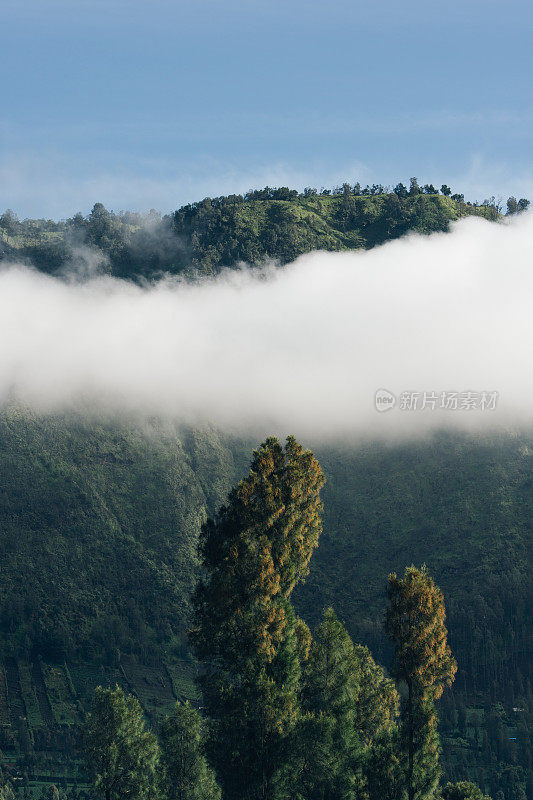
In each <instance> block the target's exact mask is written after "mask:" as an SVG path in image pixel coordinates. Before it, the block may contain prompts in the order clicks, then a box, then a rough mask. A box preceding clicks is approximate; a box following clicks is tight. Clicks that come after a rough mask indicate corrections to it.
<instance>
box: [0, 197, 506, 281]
mask: <svg viewBox="0 0 533 800" xmlns="http://www.w3.org/2000/svg"><path fill="white" fill-rule="evenodd" d="M396 188H397V192H398V193H396V191H394V192H388V193H385V192H384V190H383V187H373V188H372V189H368V190H363V192H366V193H364V194H362V193H361V190H359V189H354V188H353V187H349V186H348V184H344V187H343V188H342V189H339V190H337V192H336V193H334V194H332V193H331V192H328V193H327V194H326V193H324V194H317V193H316V192H314V190H306V192H304V193H303V194H299V193H298V192H296V191H295V190H290V189H269V188H268V187H267V188H266V189H263V190H259V191H255V192H250V193H249V194H248V195H245V197H242V196H241V195H230V196H228V197H217V198H206V199H204V200H202V201H201V202H198V203H193V204H190V205H186V206H183V207H182V208H180V209H178V210H177V211H176V212H174V214H171V215H169V216H165V217H163V218H161V217H160V216H159V215H158V214H156V213H155V212H152V213H150V214H147V215H140V214H133V213H130V212H121V213H119V214H114V213H112V212H109V211H108V210H106V209H105V208H104V206H103V205H102V204H101V203H96V205H95V206H94V208H93V210H92V212H91V213H90V214H89V215H88V216H87V217H83V216H82V215H81V214H76V215H75V216H74V217H72V218H71V219H69V220H67V221H64V222H53V221H51V220H25V221H23V222H20V221H18V220H17V219H16V217H14V216H13V215H12V214H10V213H5V214H3V215H2V216H1V217H0V257H1V258H2V259H3V260H16V261H23V262H27V263H31V264H33V265H35V266H36V267H38V268H39V269H41V270H43V271H45V272H50V273H57V272H61V271H62V270H72V269H74V270H77V271H81V273H82V274H83V273H85V272H87V271H89V272H90V271H91V270H92V269H95V268H99V269H102V270H104V271H106V272H108V273H109V274H112V275H114V276H117V277H121V278H130V279H140V278H143V279H152V278H157V277H159V276H160V275H161V274H162V273H170V274H184V275H195V274H200V275H212V274H215V273H217V272H219V271H220V270H221V269H223V268H224V267H234V266H236V265H237V264H239V262H246V263H247V264H252V265H255V264H259V263H262V262H263V261H265V260H266V259H274V260H276V261H278V262H280V263H281V264H285V263H288V262H289V261H292V260H294V259H295V258H296V257H297V256H299V255H301V254H302V253H307V252H310V251H312V250H330V251H340V250H350V249H354V248H369V247H373V246H375V245H377V244H381V243H382V242H385V241H387V240H389V239H395V238H397V237H399V236H402V235H403V234H405V233H406V232H407V231H417V232H419V233H425V234H427V233H432V232H434V231H445V230H447V228H448V226H449V223H450V222H451V221H454V220H457V219H460V218H461V217H465V216H468V215H475V216H481V217H484V218H485V219H489V220H496V219H498V217H499V216H500V215H499V212H498V209H497V208H496V206H495V205H493V204H486V205H475V204H471V203H465V202H464V200H463V199H462V196H461V195H454V196H453V197H449V196H447V195H443V194H437V193H435V192H436V190H435V189H434V188H433V187H429V190H430V191H432V192H433V193H427V192H422V191H421V190H418V188H417V189H416V191H415V192H413V193H412V194H408V193H407V191H406V190H405V187H404V189H403V191H402V190H400V189H399V188H398V187H396ZM443 188H444V187H443ZM454 198H455V199H454ZM487 203H488V201H487ZM88 247H89V248H90V250H88V249H87V248H88Z"/></svg>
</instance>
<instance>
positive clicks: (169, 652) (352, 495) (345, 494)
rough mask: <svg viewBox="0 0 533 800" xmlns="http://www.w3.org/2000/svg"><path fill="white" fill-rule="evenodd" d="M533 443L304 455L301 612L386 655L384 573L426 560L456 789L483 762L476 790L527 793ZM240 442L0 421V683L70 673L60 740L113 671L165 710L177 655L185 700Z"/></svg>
mask: <svg viewBox="0 0 533 800" xmlns="http://www.w3.org/2000/svg"><path fill="white" fill-rule="evenodd" d="M532 448H533V440H532V439H531V437H530V436H526V435H520V436H518V435H509V436H500V437H495V438H476V437H468V436H458V435H453V436H452V435H440V436H435V437H434V438H432V439H431V440H428V441H424V442H418V443H416V444H407V443H405V444H397V445H394V446H393V445H389V446H385V445H379V446H377V445H354V446H350V447H348V446H345V447H342V448H339V447H337V448H335V449H332V448H327V447H323V446H322V447H320V446H319V447H317V448H315V452H316V454H317V456H318V458H319V459H320V463H321V464H322V466H323V469H324V472H325V475H326V480H327V483H326V487H325V489H324V493H323V497H324V506H325V510H324V534H323V536H322V540H321V544H320V547H319V549H318V551H317V553H316V555H315V556H314V558H313V561H312V564H311V574H310V576H309V578H308V580H307V582H306V583H305V584H304V585H303V586H302V587H301V588H299V589H298V591H297V592H296V596H295V604H296V607H297V610H298V611H299V613H301V614H302V616H303V617H304V619H306V620H307V621H308V622H309V623H310V624H313V623H314V622H316V621H317V620H318V619H319V617H320V614H321V611H322V609H323V608H324V607H325V606H327V605H329V604H331V603H333V604H334V605H335V608H336V609H337V611H338V613H339V616H340V618H341V619H343V620H344V621H345V623H346V625H347V628H348V630H349V632H350V634H352V635H353V636H354V639H355V641H359V642H361V643H364V644H367V645H369V647H370V648H371V651H372V652H373V655H374V656H375V658H376V659H377V660H378V661H379V662H380V663H384V664H387V663H388V661H389V657H390V653H389V650H388V647H387V645H386V642H385V639H384V636H383V633H382V622H383V614H384V607H385V595H384V590H385V581H384V576H386V575H387V573H388V572H389V571H391V570H399V569H403V566H404V565H405V564H410V563H412V562H413V563H417V564H421V563H423V562H425V563H427V564H428V567H429V568H430V569H431V571H432V573H433V574H434V575H435V578H436V579H437V580H438V582H439V584H440V585H441V586H442V589H443V591H444V593H445V598H446V603H447V607H448V617H449V631H450V643H451V646H452V650H453V652H454V655H455V656H456V658H457V660H458V663H459V673H458V676H457V679H456V682H455V687H454V690H453V691H452V693H451V694H450V695H449V697H448V699H445V700H444V701H443V702H444V706H443V720H444V724H445V736H444V746H445V755H446V761H447V764H448V765H449V769H450V770H451V774H452V776H453V777H454V778H461V777H462V776H464V775H466V774H469V775H470V777H472V778H474V779H475V780H477V781H480V774H479V770H480V769H482V770H485V772H486V776H485V778H483V780H481V783H482V784H483V785H485V784H487V785H489V783H487V782H489V781H492V783H490V785H497V782H498V781H500V782H502V781H503V783H505V781H507V783H508V784H509V786H511V787H512V786H518V785H519V784H520V783H522V785H524V784H525V780H526V775H527V769H528V766H529V768H530V765H529V762H528V761H527V758H529V756H527V753H530V752H531V748H530V743H529V738H528V737H529V735H530V734H529V733H527V720H530V719H531V712H532V710H533V706H532V703H533V692H532V688H531V687H532V684H531V681H532V675H531V625H530V619H531V613H532V611H533V609H532V607H531V591H530V581H529V576H528V565H529V564H530V550H529V548H530V545H531V521H532V519H533V509H532V494H533V493H532V490H531V475H532V458H533V455H532V453H533V450H532ZM250 449H251V443H250V442H246V441H236V440H232V439H230V438H228V437H226V436H223V435H222V434H220V433H217V432H216V431H213V430H208V429H205V430H196V431H191V430H186V431H185V430H183V431H179V430H177V429H175V428H173V427H169V426H168V425H166V424H165V425H163V424H162V423H157V422H156V421H152V422H151V423H150V425H147V424H143V425H142V426H140V425H138V424H136V423H135V422H134V421H133V420H132V421H130V422H129V423H128V424H125V423H124V422H121V423H118V422H113V421H111V420H107V421H102V420H98V419H95V418H87V417H84V416H83V415H79V416H71V417H60V416H57V417H46V418H38V417H35V416H34V415H33V414H30V413H29V412H26V411H23V410H20V409H11V410H9V411H7V412H4V414H3V415H2V418H1V424H0V463H1V473H2V476H3V479H2V494H1V503H0V528H1V536H0V547H1V561H2V575H3V578H2V584H1V589H0V591H1V594H0V603H1V606H0V620H1V635H2V641H3V653H4V665H5V669H6V676H9V665H10V664H11V670H12V669H13V664H16V665H18V667H17V669H18V674H19V680H20V681H21V687H22V688H20V689H19V690H18V691H19V693H21V695H22V698H23V699H24V697H25V695H24V692H25V691H26V692H28V693H29V697H27V698H26V699H25V703H26V706H25V707H26V708H28V707H29V706H31V703H32V702H34V701H32V700H31V698H32V697H33V698H36V697H37V689H38V683H39V680H38V675H39V670H41V671H42V672H43V674H44V677H45V678H46V681H48V684H49V685H53V684H50V682H51V681H52V679H53V677H54V674H55V673H54V672H53V670H54V669H59V670H61V669H65V668H66V669H67V672H68V673H69V674H70V675H71V676H79V677H74V682H75V684H76V687H75V689H74V695H73V696H71V697H70V698H66V699H65V698H63V699H61V688H59V689H57V687H56V690H55V691H56V692H59V698H58V697H57V696H56V697H55V699H53V701H52V702H53V706H52V707H54V704H55V705H56V706H57V703H58V702H59V700H60V699H61V702H60V706H61V703H63V705H64V708H65V709H68V708H71V709H74V711H71V712H69V713H70V716H69V713H67V711H65V712H64V713H65V717H64V719H63V722H62V723H61V724H60V722H59V721H60V720H61V719H62V717H61V712H56V716H55V717H54V719H56V721H57V722H56V723H55V724H60V729H63V730H65V731H66V730H67V729H68V725H69V724H75V722H76V719H79V711H78V712H76V713H75V709H76V708H82V707H83V704H84V703H85V702H86V694H85V692H86V690H87V687H88V686H89V685H90V684H91V681H92V685H96V683H97V682H98V680H99V677H98V676H99V675H100V680H101V679H102V676H104V675H107V674H109V677H108V680H113V678H112V675H113V674H115V672H116V671H117V670H119V672H117V673H116V674H117V675H118V676H119V677H120V680H121V681H123V682H125V686H126V687H129V688H131V687H132V686H133V687H136V692H137V695H138V696H139V697H141V699H142V697H144V698H145V700H144V703H145V709H146V710H147V712H148V713H150V714H154V713H155V714H157V713H159V711H158V709H159V710H161V709H163V708H167V707H168V704H169V703H170V702H171V700H172V697H173V696H176V693H177V694H178V696H181V695H180V692H179V691H178V692H176V689H175V688H174V689H172V687H171V685H170V684H169V687H170V688H168V689H165V690H163V688H162V686H163V684H165V685H166V683H167V682H168V680H169V678H168V664H169V662H171V661H172V660H173V659H176V658H177V659H178V660H179V661H180V663H182V664H183V665H184V666H183V669H182V670H181V672H179V671H178V673H176V675H175V678H174V680H175V681H177V682H178V683H179V682H180V681H182V682H183V685H184V686H185V687H186V688H184V689H182V693H183V692H184V694H183V696H189V697H191V696H193V695H194V692H193V690H192V689H191V688H190V680H191V679H190V677H188V676H189V675H190V669H191V668H192V667H189V666H187V664H189V665H191V660H190V655H189V653H188V649H187V645H186V637H185V635H184V632H185V629H186V627H187V618H188V608H189V595H190V592H191V589H192V586H193V584H194V581H195V579H196V575H197V558H196V542H197V536H198V532H199V528H200V524H201V522H202V521H203V519H204V518H205V516H206V514H207V513H210V512H212V511H213V510H214V509H215V508H216V507H217V506H218V505H219V503H220V502H221V500H222V499H223V497H224V496H225V494H226V492H227V490H228V488H229V486H230V485H231V484H232V483H234V482H235V481H236V480H237V479H238V478H240V477H241V475H242V474H244V471H245V469H246V464H247V460H248V455H249V452H250ZM132 658H133V661H132ZM54 664H56V665H58V666H57V667H54V666H53V665H54ZM91 664H93V665H94V666H93V667H91V666H90V665H91ZM141 664H145V665H146V667H143V668H142V669H141V668H140V666H135V665H141ZM32 665H33V666H32ZM36 665H37V666H36ZM39 665H40V666H39ZM62 665H68V668H67V667H64V666H62ZM94 667H96V668H97V671H96V672H94ZM35 670H37V673H36V674H37V678H35V674H34V677H33V679H32V678H31V675H32V674H33V673H35ZM98 670H100V672H98ZM102 670H103V671H102ZM161 670H163V673H161ZM188 670H189V672H188ZM114 671H115V672H114ZM150 671H151V672H152V673H153V677H152V678H146V675H150V674H151V673H150ZM158 671H159V672H158ZM26 674H28V676H29V677H28V681H29V684H28V688H27V689H24V684H23V683H22V678H23V676H24V675H26ZM158 674H159V675H160V677H159V678H158V677H157V675H158ZM137 675H138V677H136V676H137ZM143 675H144V677H143ZM91 676H92V677H91ZM125 676H128V679H127V681H126V677H125ZM161 676H162V677H161ZM165 676H166V677H165ZM145 678H146V680H149V681H150V683H149V684H148V685H146V686H145ZM6 679H7V678H6ZM11 680H12V681H15V685H17V679H16V677H15V678H13V675H11ZM32 680H33V683H32ZM58 680H59V678H58ZM62 680H63V682H65V680H66V678H62ZM46 681H45V683H46ZM77 681H78V682H77ZM161 681H163V684H161V686H160V688H159V689H158V688H157V686H159V685H160V682H161ZM187 681H188V682H189V683H188V684H187ZM32 686H33V688H32ZM150 686H152V688H150ZM187 686H188V687H189V688H187ZM174 687H175V684H174ZM65 691H67V690H65ZM165 692H166V693H165ZM0 694H1V693H0ZM12 696H14V695H12ZM158 698H159V699H158ZM6 702H7V701H6ZM35 703H37V700H35ZM72 703H74V706H72ZM80 703H81V706H79V704H80ZM69 704H70V705H69ZM76 704H78V705H76ZM23 707H24V706H23ZM36 707H37V708H38V703H37V706H36ZM513 709H514V710H513ZM516 709H518V711H517V710H516ZM6 713H7V718H6V719H9V713H11V719H13V714H14V713H15V719H16V712H13V710H11V712H9V710H8V711H6ZM43 713H46V712H43ZM43 713H41V715H40V716H39V717H38V718H37V721H35V723H34V724H35V729H36V730H35V732H34V733H33V736H34V739H35V741H37V742H38V741H40V739H39V737H42V733H40V731H41V730H42V728H43V726H44V727H45V728H46V722H45V720H43ZM58 714H59V716H58ZM76 714H78V716H76ZM39 720H40V721H39ZM9 724H10V725H11V728H9V730H11V731H13V730H14V731H15V732H14V733H10V734H8V732H7V729H5V730H4V740H3V742H4V744H3V748H4V749H5V748H6V747H7V746H8V745H9V742H10V741H11V742H14V741H16V740H17V736H18V737H20V732H19V733H17V729H16V726H15V728H14V729H13V725H14V722H13V721H12V722H11V723H9ZM65 725H66V726H67V727H66V728H65ZM30 727H31V725H30ZM52 728H53V726H52ZM11 736H15V739H12V738H11ZM510 736H517V739H516V741H515V740H511V739H509V737H510ZM35 737H37V738H35ZM524 737H525V738H524ZM64 741H65V740H64V739H61V738H60V739H59V740H58V747H60V749H61V747H62V746H64V744H63V745H61V742H64ZM502 769H503V770H504V774H505V776H506V777H505V779H504V778H500V777H497V776H498V775H499V773H500V772H501V770H502ZM490 776H492V778H491V777H490ZM498 785H499V784H498ZM509 791H510V790H509ZM506 796H507V797H513V796H514V795H512V794H507V795H506Z"/></svg>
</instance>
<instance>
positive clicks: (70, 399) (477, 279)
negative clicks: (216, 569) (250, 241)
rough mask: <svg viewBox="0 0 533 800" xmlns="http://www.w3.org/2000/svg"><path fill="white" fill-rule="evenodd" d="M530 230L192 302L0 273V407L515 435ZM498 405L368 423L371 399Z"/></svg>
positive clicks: (243, 274) (330, 266)
mask: <svg viewBox="0 0 533 800" xmlns="http://www.w3.org/2000/svg"><path fill="white" fill-rule="evenodd" d="M532 247H533V215H531V214H524V215H522V216H521V217H519V218H517V219H515V220H513V221H512V222H511V223H509V224H502V225H497V224H494V223H488V222H485V221H483V220H480V219H473V218H470V219H467V220H464V221H462V222H460V223H458V224H456V225H455V226H454V227H453V230H452V232H451V233H450V234H435V235H432V236H430V237H422V236H408V237H406V238H404V239H402V240H399V241H395V242H391V243H388V244H386V245H384V246H382V247H379V248H375V249H374V250H371V251H368V252H350V253H336V254H333V253H324V252H318V253H312V254H309V255H306V256H302V257H301V258H299V259H298V260H297V261H296V262H295V263H293V264H291V265H289V266H287V267H285V268H282V269H275V268H273V267H270V268H267V269H265V270H263V271H260V272H258V271H257V270H255V271H254V270H248V269H243V270H242V271H239V272H229V273H227V274H224V275H222V276H221V277H219V278H218V279H216V280H212V281H208V282H204V283H202V284H198V285H191V284H184V283H179V282H178V283H177V282H175V281H171V280H167V281H163V282H161V283H159V284H157V285H156V286H153V287H151V288H141V287H138V286H135V285H133V284H128V283H125V282H121V281H117V280H112V279H107V278H97V279H96V278H93V279H91V280H89V281H86V282H85V283H73V282H71V283H67V282H61V281H60V280H58V279H55V278H52V277H49V276H45V275H42V274H39V273H37V272H34V271H31V270H28V269H26V268H23V267H20V266H16V265H12V266H10V267H8V268H5V269H4V270H3V271H2V272H1V273H0V397H1V398H3V401H4V402H8V401H9V399H10V398H13V397H16V398H17V399H18V400H19V401H22V402H24V403H26V404H29V405H31V406H32V407H35V408H36V409H40V410H55V409H65V408H69V407H70V406H71V405H73V404H76V403H79V402H80V401H83V402H85V403H91V404H94V405H95V406H96V407H102V408H105V409H109V408H111V409H117V410H123V411H141V412H149V413H159V414H167V415H171V416H173V417H177V418H179V419H183V420H187V421H189V422H191V421H200V420H210V421H212V422H214V423H216V424H218V425H222V426H226V427H230V428H239V429H241V430H242V429H245V428H247V429H249V430H261V431H264V430H268V429H269V428H271V429H272V430H277V431H279V432H285V431H292V432H295V433H297V434H305V435H312V436H314V437H317V436H337V435H349V434H354V435H366V434H372V435H380V434H383V435H386V436H391V435H395V434H397V433H402V432H409V433H415V432H420V431H425V430H427V429H430V428H434V427H436V426H439V427H440V426H442V425H443V424H450V425H453V426H458V427H462V426H466V427H480V428H483V427H490V426H492V425H496V424H504V425H509V424H513V425H514V424H526V423H530V422H531V419H532V412H531V405H532V397H533V371H532V370H531V362H532V342H533V317H532V315H531V293H532V291H533V271H532V269H531V250H532ZM379 388H386V389H388V390H390V391H391V392H393V393H395V394H396V395H397V396H398V395H399V394H400V392H402V391H403V390H411V391H416V392H420V393H422V392H424V391H435V392H439V391H453V390H455V391H463V390H470V391H473V392H481V391H483V390H487V391H497V392H498V393H499V401H498V406H497V409H496V410H495V411H488V410H486V411H481V410H477V411H460V410H457V411H448V412H441V413H439V412H438V411H437V410H435V411H430V410H427V409H426V410H425V411H413V412H409V411H402V410H399V408H398V407H396V408H395V409H393V410H392V411H390V412H387V413H385V414H379V413H377V412H376V411H375V409H374V393H375V391H376V390H377V389H379Z"/></svg>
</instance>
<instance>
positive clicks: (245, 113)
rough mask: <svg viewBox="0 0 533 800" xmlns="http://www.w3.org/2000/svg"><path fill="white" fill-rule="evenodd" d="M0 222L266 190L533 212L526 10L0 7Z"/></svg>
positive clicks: (530, 23)
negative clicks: (342, 192) (417, 195)
mask: <svg viewBox="0 0 533 800" xmlns="http://www.w3.org/2000/svg"><path fill="white" fill-rule="evenodd" d="M0 9H1V11H2V28H3V34H4V35H3V43H2V48H1V51H0V67H1V74H2V76H3V81H2V91H1V97H2V99H1V105H0V109H1V111H0V209H4V208H6V207H11V208H13V209H14V210H15V211H16V212H17V213H18V214H19V215H20V216H22V217H24V216H38V217H40V216H46V217H49V216H51V217H56V218H57V217H65V216H70V215H71V214H73V213H74V212H75V211H77V210H82V211H87V210H89V209H90V208H91V206H92V205H93V204H94V202H96V201H101V202H103V203H104V204H105V205H106V206H108V207H109V208H113V209H114V210H119V209H125V208H131V209H139V210H144V209H150V208H151V207H154V208H156V209H158V210H160V211H163V212H166V211H168V210H171V209H173V208H176V207H177V206H179V205H181V204H182V203H185V202H189V201H193V200H197V199H201V198H202V197H204V196H206V195H211V196H215V195H219V194H225V193H229V192H232V191H238V192H243V191H246V190H247V189H250V188H254V187H258V186H263V185H265V184H270V185H285V184H288V185H291V186H296V187H302V188H303V186H306V185H311V186H317V187H319V188H320V186H332V185H335V184H336V183H339V182H342V181H343V180H349V181H351V182H355V180H359V181H360V182H362V183H366V182H369V183H372V182H381V183H384V184H392V185H394V184H395V183H396V182H397V181H398V180H404V182H406V181H407V180H408V179H409V177H410V176H412V175H416V176H418V177H419V179H420V180H421V181H422V182H426V181H427V182H433V183H435V184H438V185H440V184H441V183H442V182H446V183H449V184H450V185H451V186H452V187H453V188H454V190H456V191H463V192H465V194H466V195H467V196H468V197H470V198H471V199H478V200H483V199H484V198H485V197H487V196H490V195H493V194H494V195H496V196H499V195H501V196H504V197H507V195H508V194H516V195H518V196H526V197H527V196H529V197H530V198H531V199H533V147H532V139H533V135H532V131H533V102H532V101H533V81H532V80H531V78H532V72H533V70H532V57H531V41H532V40H533V4H531V2H530V1H529V0H528V2H526V1H525V0H524V1H523V2H519V1H518V0H508V1H507V2H506V3H505V4H504V3H496V2H492V1H491V0H485V2H480V1H479V0H461V2H459V1H458V0H448V1H447V2H435V1H434V0H425V2H418V0H403V2H399V1H395V0H383V1H382V2H373V3H370V2H357V0H351V2H348V1H347V2H345V1H344V0H331V2H330V3H326V2H325V0H321V1H320V2H315V0H292V2H291V0H285V2H279V0H270V2H263V0H248V1H247V2H241V1H240V0H205V1H204V0H193V1H189V2H183V1H182V0H172V2H171V1H170V0H150V1H148V0H147V1H146V2H138V0H129V2H122V0H107V1H106V2H103V1H102V0H92V2H86V1H85V0H16V2H12V0H0Z"/></svg>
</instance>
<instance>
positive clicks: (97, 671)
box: [0, 656, 199, 793]
mask: <svg viewBox="0 0 533 800" xmlns="http://www.w3.org/2000/svg"><path fill="white" fill-rule="evenodd" d="M194 676H195V669H194V666H193V665H192V664H190V663H189V662H187V661H185V660H184V661H180V662H176V663H175V664H172V665H171V666H170V665H169V666H167V665H165V664H162V665H161V666H159V667H154V666H149V667H145V666H144V665H142V664H139V663H138V662H137V661H136V660H135V659H134V658H131V657H126V656H123V658H122V662H121V664H120V666H119V667H107V666H96V665H95V664H92V663H81V662H71V663H68V664H67V663H64V664H48V663H46V662H44V661H42V660H41V659H39V658H34V659H32V660H31V661H22V660H16V659H15V658H8V659H6V660H5V661H4V662H3V663H0V747H1V748H2V750H3V751H4V753H6V754H9V758H10V759H12V767H11V770H12V771H14V772H13V774H14V775H18V776H19V777H21V776H22V773H23V772H24V771H28V772H29V777H30V782H31V790H32V792H33V793H35V792H34V789H35V787H37V786H38V785H39V784H40V782H42V781H43V780H44V781H45V782H46V781H47V780H48V775H52V776H53V775H58V774H63V773H64V770H65V763H68V765H69V766H68V774H67V775H65V778H66V779H67V781H72V782H76V783H77V784H78V785H79V784H80V783H83V781H84V772H83V763H82V760H81V754H80V752H79V748H78V741H79V731H80V725H81V723H82V722H83V719H84V716H85V714H86V712H87V711H88V710H89V708H90V704H91V699H92V695H93V692H94V690H95V688H96V687H97V686H112V687H113V686H115V685H116V684H118V685H119V686H121V687H122V688H123V689H124V691H126V692H130V693H132V694H134V695H135V696H136V697H137V699H138V700H139V702H140V704H141V706H142V708H143V710H144V712H145V714H146V716H147V718H148V720H149V721H150V722H151V723H154V724H155V723H157V721H158V720H160V719H161V718H162V717H163V716H164V715H165V714H168V713H169V712H170V711H171V710H172V707H173V706H174V704H175V702H176V700H177V699H179V700H190V701H191V702H194V703H195V704H197V705H198V704H199V695H198V691H197V689H196V686H195V684H194ZM28 750H29V751H30V753H31V758H30V761H29V762H28V760H27V757H28Z"/></svg>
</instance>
